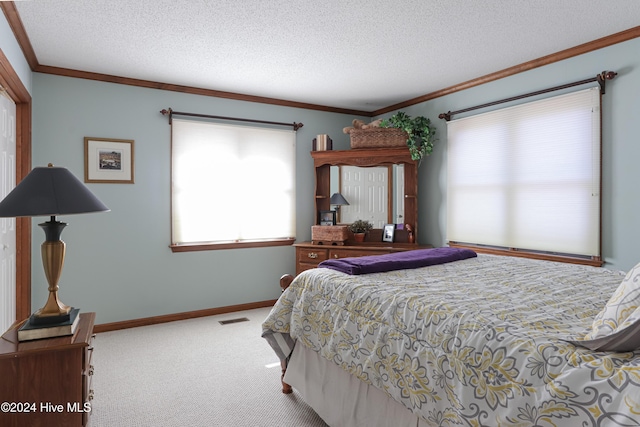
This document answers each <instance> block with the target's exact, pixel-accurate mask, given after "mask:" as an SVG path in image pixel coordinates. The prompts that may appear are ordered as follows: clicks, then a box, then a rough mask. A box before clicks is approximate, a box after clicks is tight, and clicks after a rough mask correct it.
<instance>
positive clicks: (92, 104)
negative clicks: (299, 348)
mask: <svg viewBox="0 0 640 427" xmlns="http://www.w3.org/2000/svg"><path fill="white" fill-rule="evenodd" d="M33 86H34V96H33V165H34V166H38V165H46V164H47V163H49V162H51V163H53V164H55V165H57V166H65V167H67V168H69V169H70V170H71V171H72V172H73V173H74V174H76V176H78V177H79V178H80V179H82V178H83V176H84V151H83V143H84V137H85V136H90V137H100V138H115V139H133V140H135V184H133V185H132V184H88V187H89V188H90V189H91V191H93V192H94V193H95V194H96V195H97V196H98V197H99V198H100V199H101V200H102V201H103V202H104V203H105V204H106V205H107V206H108V207H109V208H110V209H111V212H108V213H99V214H90V215H76V216H67V217H60V220H62V221H65V222H67V223H69V226H68V227H67V228H66V229H65V230H64V232H63V235H62V239H63V240H64V241H65V242H66V243H67V257H66V262H65V268H64V271H63V275H62V279H61V281H60V287H61V298H62V301H64V302H65V303H66V304H69V305H75V306H77V307H80V308H81V309H82V310H83V311H95V312H96V313H97V322H98V323H106V322H113V321H120V320H128V319H135V318H141V317H149V316H158V315H163V314H170V313H179V312H185V311H192V310H199V309H205V308H210V307H224V306H229V305H235V304H243V303H250V302H257V301H265V300H270V299H276V298H278V296H279V294H280V288H279V286H278V280H279V278H280V276H281V275H282V274H284V273H293V272H295V266H294V250H293V248H292V247H290V246H288V247H276V248H254V249H233V250H216V251H203V252H190V253H172V252H171V250H170V249H169V247H168V245H169V243H170V216H169V214H170V212H169V192H170V176H169V165H170V153H169V150H170V145H169V140H170V139H169V134H170V127H169V125H168V122H167V118H166V117H165V116H162V115H161V114H160V110H161V109H163V108H169V107H171V108H173V109H174V110H175V111H186V112H196V113H203V114H213V115H222V116H230V117H247V118H253V119H259V120H270V121H278V122H287V123H292V122H294V121H295V122H302V123H304V127H302V128H301V129H300V130H299V131H298V132H297V158H296V162H297V173H296V175H297V189H296V199H297V203H296V206H297V237H298V239H299V240H308V239H309V238H310V228H311V225H312V224H313V221H314V220H315V214H314V212H313V186H314V181H313V179H314V174H313V163H312V159H311V156H310V155H309V152H310V150H311V141H312V139H313V138H314V137H315V136H316V135H317V134H320V133H327V134H329V135H330V136H331V137H332V138H333V139H334V141H335V144H336V149H340V148H342V149H345V148H347V144H348V139H347V138H346V135H344V134H342V128H343V127H344V126H347V125H348V124H349V123H350V122H351V120H352V119H353V116H351V115H342V114H335V113H327V112H320V111H312V110H304V109H296V108H288V107H279V106H272V105H265V104H258V103H250V102H244V101H234V100H227V99H220V98H212V97H205V96H197V95H189V94H183V93H177V92H169V91H162V90H155V89H146V88H139V87H134V86H126V85H118V84H112V83H104V82H95V81H90V80H82V79H74V78H67V77H60V76H53V75H48V74H40V73H34V76H33ZM218 208H219V209H224V210H226V211H228V214H229V215H230V216H231V215H234V206H230V205H224V204H220V206H219V207H218ZM263 208H264V210H265V211H275V212H277V210H278V206H275V205H274V206H264V207H263ZM260 214H262V213H261V212H259V211H256V215H260ZM42 240H44V234H43V232H42V231H41V230H40V229H39V228H38V227H37V226H36V225H35V221H34V230H33V260H34V262H33V266H32V273H33V287H32V288H33V290H32V292H33V298H32V304H33V307H34V308H37V307H39V306H41V305H42V304H43V303H44V301H45V298H46V290H45V286H43V285H41V284H42V283H45V282H44V280H45V279H44V273H43V269H42V266H41V265H39V259H40V254H39V246H40V244H41V242H42Z"/></svg>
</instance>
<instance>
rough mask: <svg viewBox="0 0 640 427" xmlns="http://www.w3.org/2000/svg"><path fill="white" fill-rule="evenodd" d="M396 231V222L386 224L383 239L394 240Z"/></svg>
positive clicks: (386, 240) (384, 240)
mask: <svg viewBox="0 0 640 427" xmlns="http://www.w3.org/2000/svg"><path fill="white" fill-rule="evenodd" d="M395 232H396V225H395V224H385V225H384V228H383V229H382V241H383V242H393V235H394V234H395Z"/></svg>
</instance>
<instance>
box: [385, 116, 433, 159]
mask: <svg viewBox="0 0 640 427" xmlns="http://www.w3.org/2000/svg"><path fill="white" fill-rule="evenodd" d="M380 127H383V128H398V129H402V130H403V131H405V132H406V133H407V135H408V136H407V146H408V147H409V152H410V153H411V158H412V159H413V160H422V158H423V157H426V156H428V155H429V154H431V152H433V143H434V141H435V134H436V128H435V127H434V126H433V125H432V124H431V120H429V119H427V118H426V117H423V116H417V117H415V118H413V119H412V118H411V116H409V115H408V114H407V113H405V112H404V111H398V112H397V113H395V114H394V115H393V116H391V117H389V118H388V119H384V120H382V121H381V122H380Z"/></svg>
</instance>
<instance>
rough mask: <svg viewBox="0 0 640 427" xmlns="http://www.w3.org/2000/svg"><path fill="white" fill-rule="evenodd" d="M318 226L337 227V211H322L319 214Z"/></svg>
mask: <svg viewBox="0 0 640 427" xmlns="http://www.w3.org/2000/svg"><path fill="white" fill-rule="evenodd" d="M318 224H320V225H336V211H320V212H318Z"/></svg>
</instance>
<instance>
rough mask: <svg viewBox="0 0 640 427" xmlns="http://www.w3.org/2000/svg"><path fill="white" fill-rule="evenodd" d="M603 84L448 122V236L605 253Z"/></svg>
mask: <svg viewBox="0 0 640 427" xmlns="http://www.w3.org/2000/svg"><path fill="white" fill-rule="evenodd" d="M600 116H601V115H600V92H599V90H598V88H590V89H586V90H580V91H577V92H573V93H569V94H564V95H560V96H555V97H551V98H547V99H543V100H538V101H534V102H530V103H526V104H522V105H517V106H514V107H509V108H504V109H500V110H496V111H491V112H488V113H484V114H478V115H475V116H472V117H466V118H462V119H459V120H453V121H450V122H448V125H447V133H448V154H447V155H448V166H447V171H448V179H447V180H448V189H447V240H449V241H450V242H459V243H467V244H478V245H488V246H494V247H500V248H517V249H524V250H530V251H542V252H550V253H554V254H567V255H577V256H586V257H599V256H600V188H601V184H600V170H601V162H600V155H601V142H600V140H601V134H600Z"/></svg>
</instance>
